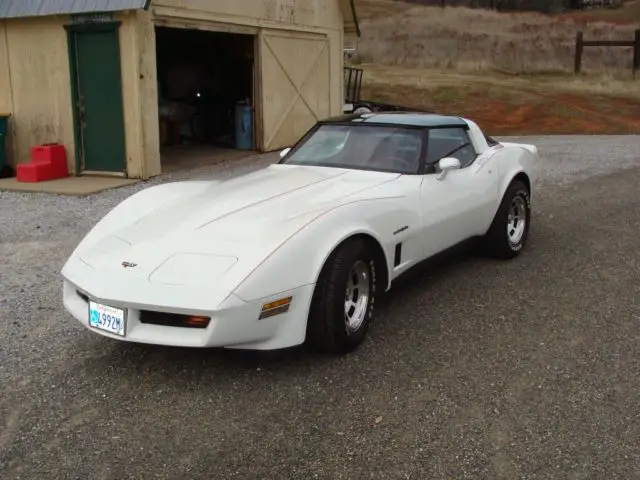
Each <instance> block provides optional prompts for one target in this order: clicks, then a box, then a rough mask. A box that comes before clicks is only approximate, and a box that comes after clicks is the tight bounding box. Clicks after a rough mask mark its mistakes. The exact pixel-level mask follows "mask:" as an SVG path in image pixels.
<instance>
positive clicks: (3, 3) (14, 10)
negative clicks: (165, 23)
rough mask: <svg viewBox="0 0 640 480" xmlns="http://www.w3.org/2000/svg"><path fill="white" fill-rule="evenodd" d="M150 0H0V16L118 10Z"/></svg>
mask: <svg viewBox="0 0 640 480" xmlns="http://www.w3.org/2000/svg"><path fill="white" fill-rule="evenodd" d="M149 3H150V0H0V18H20V17H41V16H45V15H69V14H80V13H98V12H118V11H122V10H138V9H142V8H148V7H149Z"/></svg>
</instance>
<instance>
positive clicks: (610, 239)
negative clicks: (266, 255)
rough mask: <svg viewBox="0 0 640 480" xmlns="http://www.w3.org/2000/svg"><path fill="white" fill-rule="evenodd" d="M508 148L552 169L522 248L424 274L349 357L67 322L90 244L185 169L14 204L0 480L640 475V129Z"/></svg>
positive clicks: (4, 295) (25, 197) (0, 303)
mask: <svg viewBox="0 0 640 480" xmlns="http://www.w3.org/2000/svg"><path fill="white" fill-rule="evenodd" d="M505 140H511V141H526V142H529V143H533V144H535V145H537V146H538V147H539V149H540V152H541V155H542V156H543V159H544V163H545V171H544V175H543V178H542V185H541V188H540V191H539V194H538V195H537V196H536V197H535V199H534V202H535V204H534V215H535V218H534V225H533V227H532V232H531V237H530V243H529V245H528V249H527V251H526V253H525V254H524V255H523V256H521V257H520V258H518V259H517V260H515V261H512V262H506V263H496V262H494V261H490V260H487V259H483V258H477V257H474V256H471V255H468V256H461V257H456V258H451V259H449V260H447V261H446V262H443V263H441V264H439V265H435V266H433V267H432V268H430V269H429V270H428V271H423V272H418V273H417V274H416V275H413V276H411V277H410V278H409V279H408V280H407V281H404V282H402V283H401V284H400V285H398V287H397V288H396V289H394V292H393V293H391V294H390V295H388V296H387V297H386V298H385V299H384V300H383V302H381V303H382V305H381V308H380V310H379V320H378V322H377V323H376V324H375V326H374V328H373V329H372V331H371V334H370V336H369V338H368V340H367V342H366V343H365V344H364V345H363V346H362V348H360V349H359V350H358V351H357V352H355V353H354V354H352V355H350V356H346V357H327V356H318V355H312V354H310V353H307V352H304V351H293V352H291V353H288V354H286V355H285V356H284V357H283V358H279V359H272V360H268V359H265V358H262V357H260V356H254V355H250V354H245V353H239V352H225V351H218V350H187V349H172V348H159V347H153V346H144V345H132V344H126V343H120V342H115V341H111V340H108V339H105V338H103V337H100V336H98V335H95V334H91V333H90V332H89V331H87V330H86V329H84V328H83V327H81V326H80V325H79V324H78V323H77V322H76V321H75V320H72V319H70V318H69V316H68V315H67V314H66V313H65V312H64V311H63V309H62V305H61V299H60V281H59V277H58V272H59V271H60V268H61V267H62V264H63V262H64V261H65V259H66V258H67V256H68V255H69V254H70V253H71V251H72V249H73V248H74V247H75V245H76V244H77V242H78V241H79V240H80V239H81V238H82V236H84V235H85V234H86V232H87V231H88V230H89V228H90V227H91V226H92V225H93V224H94V223H95V222H96V221H97V220H98V219H99V217H101V216H102V215H104V214H105V213H106V212H107V211H108V210H109V209H110V208H112V207H113V206H114V205H116V203H118V202H119V201H121V200H122V199H124V198H125V197H127V196H128V195H130V194H132V193H133V192H135V191H136V190H138V189H141V188H145V187H147V186H149V185H153V184H157V183H158V182H161V181H167V180H176V179H179V178H184V177H178V176H171V177H163V178H161V179H155V180H153V181H151V182H146V183H141V184H138V185H135V186H131V187H124V188H121V189H117V190H111V191H108V192H103V193H100V194H97V195H94V196H90V197H86V198H69V197H58V196H50V195H36V194H16V193H6V192H0V207H1V208H0V255H1V258H2V261H1V263H0V321H1V322H2V323H1V329H0V478H1V479H3V480H13V479H26V480H38V479H45V480H50V479H82V480H84V479H124V478H144V479H161V478H162V479H164V478H166V479H186V478H188V479H200V478H202V479H205V478H206V479H211V478H241V479H254V478H255V479H258V478H260V479H278V480H281V479H311V478H322V479H325V478H326V479H342V478H345V479H346V478H353V479H360V478H375V479H385V478H393V479H406V478H412V479H439V478H457V479H466V478H469V479H477V478H491V479H514V478H523V479H525V478H526V479H534V478H535V479H538V478H539V479H549V478H562V479H566V478H571V479H587V478H589V479H591V478H598V479H600V478H603V479H604V478H606V479H607V480H610V479H617V478H638V476H639V475H640V410H639V407H638V405H640V362H638V358H640V281H639V280H640V254H639V253H638V252H639V251H640V235H638V232H640V188H639V186H640V137H638V136H611V137H599V136H593V137H586V136H554V137H526V138H515V137H512V138H509V139H505ZM273 159H274V156H273V155H265V156H263V157H261V158H260V159H258V160H257V161H256V160H246V161H240V162H239V163H235V164H233V165H226V166H225V165H221V166H217V167H215V168H203V169H200V170H197V171H193V172H191V173H190V176H191V178H195V177H198V178H206V177H208V176H209V177H210V176H212V175H215V176H217V177H218V178H219V177H222V176H232V175H237V174H238V173H241V172H244V171H249V170H252V169H254V168H259V167H262V166H264V165H266V164H267V163H269V162H270V161H273Z"/></svg>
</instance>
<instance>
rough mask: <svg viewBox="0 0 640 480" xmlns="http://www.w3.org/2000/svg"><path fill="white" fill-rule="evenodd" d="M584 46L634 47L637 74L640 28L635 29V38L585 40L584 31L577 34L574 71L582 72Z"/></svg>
mask: <svg viewBox="0 0 640 480" xmlns="http://www.w3.org/2000/svg"><path fill="white" fill-rule="evenodd" d="M584 47H633V63H632V66H631V68H632V71H633V75H634V76H635V74H636V71H637V70H638V69H640V29H638V30H636V31H635V34H634V38H633V40H585V39H584V37H583V33H582V32H578V33H577V35H576V56H575V60H574V66H573V71H574V72H575V73H580V70H581V68H582V50H583V49H584Z"/></svg>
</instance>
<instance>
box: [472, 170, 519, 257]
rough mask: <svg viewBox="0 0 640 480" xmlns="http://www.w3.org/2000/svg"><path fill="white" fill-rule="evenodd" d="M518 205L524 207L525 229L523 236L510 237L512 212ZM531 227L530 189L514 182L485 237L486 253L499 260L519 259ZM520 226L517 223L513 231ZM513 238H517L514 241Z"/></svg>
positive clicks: (517, 181)
mask: <svg viewBox="0 0 640 480" xmlns="http://www.w3.org/2000/svg"><path fill="white" fill-rule="evenodd" d="M515 203H517V204H518V205H519V206H520V207H522V206H524V209H523V211H524V229H523V230H522V233H521V235H515V237H510V235H509V230H508V225H509V219H510V215H511V211H512V208H513V207H512V206H513V205H514V204H515ZM530 226H531V201H530V196H529V189H528V188H527V186H526V185H525V183H524V182H522V181H521V180H514V181H513V182H512V183H511V185H509V188H507V191H506V192H505V194H504V197H503V198H502V202H501V203H500V206H499V207H498V211H497V212H496V215H495V217H494V219H493V222H492V223H491V227H489V231H488V232H487V234H486V235H485V237H484V242H483V244H484V250H485V252H486V253H487V254H488V255H490V256H492V257H494V258H499V259H504V260H508V259H511V258H515V257H517V256H518V255H519V254H520V252H521V251H522V249H523V248H524V246H525V244H526V243H527V238H528V237H529V228H530ZM518 227H519V225H518V223H517V222H515V228H513V229H511V231H512V232H515V231H516V230H515V229H516V228H518ZM512 238H516V239H515V240H512Z"/></svg>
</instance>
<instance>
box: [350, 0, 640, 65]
mask: <svg viewBox="0 0 640 480" xmlns="http://www.w3.org/2000/svg"><path fill="white" fill-rule="evenodd" d="M357 5H358V11H359V15H360V16H361V19H362V20H361V24H362V38H361V39H360V40H359V42H358V52H359V60H361V61H362V62H364V63H373V64H378V65H379V64H382V65H403V66H412V67H421V68H424V67H428V68H450V69H455V70H457V71H461V72H465V71H466V72H478V71H486V70H496V69H497V70H503V71H510V72H538V73H539V72H562V71H570V70H571V69H572V68H573V58H574V52H575V38H576V32H577V31H578V30H582V31H584V35H585V39H602V40H607V39H628V40H632V39H633V31H634V29H635V28H637V27H636V26H635V25H633V24H620V23H616V24H613V23H605V22H604V21H596V22H591V21H589V19H590V17H589V15H591V16H592V17H593V16H594V15H596V16H597V18H600V17H602V18H604V19H606V18H609V17H615V18H618V20H620V18H622V17H624V14H623V13H622V12H621V11H616V10H610V11H602V12H597V13H592V12H593V11H591V12H580V13H574V14H563V15H558V16H550V15H544V14H538V13H498V12H495V11H491V10H482V9H470V8H464V7H445V8H440V7H428V6H427V7H425V6H420V5H416V4H412V3H408V2H400V1H397V0H357ZM636 8H638V9H639V10H640V7H638V3H637V2H634V3H633V4H631V5H628V6H627V7H625V11H632V12H635V11H636V10H635V9H636ZM627 18H629V17H627ZM632 55H633V53H632V49H631V48H604V47H603V48H593V47H590V48H587V49H585V51H584V57H583V68H584V70H585V71H586V72H594V73H603V72H607V73H615V74H619V75H627V76H630V74H631V70H630V66H631V59H632Z"/></svg>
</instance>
